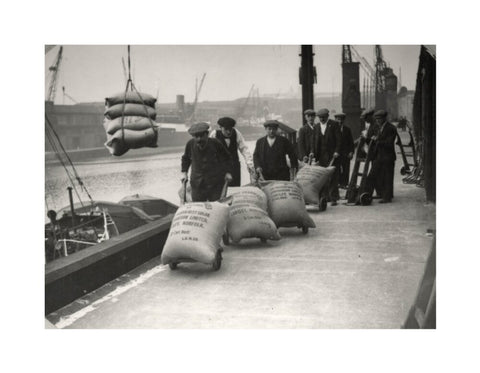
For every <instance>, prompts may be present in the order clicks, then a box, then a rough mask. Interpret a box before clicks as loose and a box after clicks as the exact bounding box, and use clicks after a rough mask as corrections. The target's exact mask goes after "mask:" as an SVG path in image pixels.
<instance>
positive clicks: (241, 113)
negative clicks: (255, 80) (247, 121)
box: [237, 84, 255, 118]
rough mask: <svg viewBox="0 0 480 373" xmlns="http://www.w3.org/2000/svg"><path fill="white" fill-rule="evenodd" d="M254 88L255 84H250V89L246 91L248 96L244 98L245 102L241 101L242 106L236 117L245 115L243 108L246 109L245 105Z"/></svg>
mask: <svg viewBox="0 0 480 373" xmlns="http://www.w3.org/2000/svg"><path fill="white" fill-rule="evenodd" d="M254 89H255V84H252V86H251V87H250V91H248V96H247V98H246V99H245V102H244V103H243V105H242V107H241V108H240V110H239V111H238V113H237V117H238V118H241V117H243V116H244V115H245V110H247V106H248V103H249V101H250V98H251V97H252V96H253V92H254Z"/></svg>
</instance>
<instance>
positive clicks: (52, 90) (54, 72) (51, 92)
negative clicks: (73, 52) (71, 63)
mask: <svg viewBox="0 0 480 373" xmlns="http://www.w3.org/2000/svg"><path fill="white" fill-rule="evenodd" d="M62 54H63V46H60V49H59V50H58V54H57V57H56V59H55V64H54V65H52V66H50V67H49V68H48V70H49V71H50V72H51V77H50V84H49V86H48V93H47V97H46V101H52V102H53V101H55V95H56V93H57V80H58V71H59V69H60V63H61V62H62Z"/></svg>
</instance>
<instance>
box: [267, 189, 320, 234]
mask: <svg viewBox="0 0 480 373" xmlns="http://www.w3.org/2000/svg"><path fill="white" fill-rule="evenodd" d="M262 189H263V191H264V192H265V194H266V196H267V201H268V213H269V215H270V217H271V218H272V220H273V221H274V223H275V224H276V225H277V227H308V228H315V223H314V221H313V220H312V218H311V217H310V215H308V212H307V210H306V208H305V200H304V197H303V191H302V187H301V186H300V185H299V184H298V183H297V182H294V181H271V182H269V183H268V184H266V185H265V186H263V187H262Z"/></svg>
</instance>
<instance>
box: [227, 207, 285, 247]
mask: <svg viewBox="0 0 480 373" xmlns="http://www.w3.org/2000/svg"><path fill="white" fill-rule="evenodd" d="M229 216H230V218H229V220H228V225H227V227H228V234H229V236H230V238H231V239H232V241H233V242H235V243H238V242H239V241H240V240H241V239H243V238H261V239H264V240H279V239H280V238H281V237H280V234H279V233H278V229H277V227H276V226H275V223H274V222H273V221H272V219H270V217H269V216H268V213H267V212H266V211H265V210H263V209H261V208H259V207H257V206H256V205H254V204H251V203H237V204H232V206H230V215H229Z"/></svg>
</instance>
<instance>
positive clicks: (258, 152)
mask: <svg viewBox="0 0 480 373" xmlns="http://www.w3.org/2000/svg"><path fill="white" fill-rule="evenodd" d="M263 126H264V127H265V131H266V132H267V135H266V136H264V137H261V138H260V139H258V140H257V143H256V144H255V151H254V152H253V164H254V165H255V171H256V172H257V173H258V174H261V175H263V177H264V179H265V180H286V181H289V180H290V169H289V168H288V165H287V160H286V156H288V158H289V160H290V167H291V168H292V169H297V168H298V161H297V156H296V154H295V149H294V148H293V145H292V144H291V143H290V141H288V140H287V139H286V138H285V137H283V136H279V135H277V131H278V127H279V122H278V121H276V120H268V121H266V122H265V123H264V124H263Z"/></svg>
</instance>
